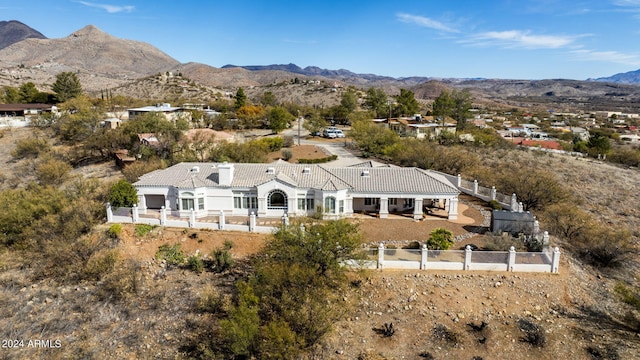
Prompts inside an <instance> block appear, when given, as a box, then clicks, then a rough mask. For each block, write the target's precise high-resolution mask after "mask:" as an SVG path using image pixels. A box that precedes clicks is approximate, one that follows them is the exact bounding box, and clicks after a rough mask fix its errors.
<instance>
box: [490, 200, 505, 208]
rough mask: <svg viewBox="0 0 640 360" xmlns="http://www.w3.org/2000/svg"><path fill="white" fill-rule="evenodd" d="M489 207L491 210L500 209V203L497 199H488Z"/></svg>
mask: <svg viewBox="0 0 640 360" xmlns="http://www.w3.org/2000/svg"><path fill="white" fill-rule="evenodd" d="M489 207H490V208H492V209H493V210H502V205H500V203H499V202H498V201H497V200H491V201H489Z"/></svg>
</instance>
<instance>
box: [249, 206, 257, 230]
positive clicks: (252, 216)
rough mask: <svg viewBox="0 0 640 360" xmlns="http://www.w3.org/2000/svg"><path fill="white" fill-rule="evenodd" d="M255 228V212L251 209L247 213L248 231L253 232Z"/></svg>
mask: <svg viewBox="0 0 640 360" xmlns="http://www.w3.org/2000/svg"><path fill="white" fill-rule="evenodd" d="M255 230H256V214H255V213H254V212H253V211H252V212H251V214H249V232H254V231H255Z"/></svg>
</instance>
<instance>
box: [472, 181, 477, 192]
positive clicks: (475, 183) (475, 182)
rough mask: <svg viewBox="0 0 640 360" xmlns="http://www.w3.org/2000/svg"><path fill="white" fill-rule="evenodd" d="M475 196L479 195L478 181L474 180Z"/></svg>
mask: <svg viewBox="0 0 640 360" xmlns="http://www.w3.org/2000/svg"><path fill="white" fill-rule="evenodd" d="M473 194H474V195H478V180H473Z"/></svg>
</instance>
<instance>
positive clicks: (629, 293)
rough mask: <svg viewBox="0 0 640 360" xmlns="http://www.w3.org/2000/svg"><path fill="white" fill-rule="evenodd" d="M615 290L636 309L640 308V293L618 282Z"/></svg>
mask: <svg viewBox="0 0 640 360" xmlns="http://www.w3.org/2000/svg"><path fill="white" fill-rule="evenodd" d="M613 290H614V291H615V292H616V294H618V296H620V298H621V300H622V301H623V302H624V303H626V304H629V305H631V306H633V307H634V308H635V309H636V310H640V294H639V293H637V292H635V291H633V290H632V289H630V288H628V287H627V286H625V285H624V284H623V283H617V284H616V286H615V287H614V288H613Z"/></svg>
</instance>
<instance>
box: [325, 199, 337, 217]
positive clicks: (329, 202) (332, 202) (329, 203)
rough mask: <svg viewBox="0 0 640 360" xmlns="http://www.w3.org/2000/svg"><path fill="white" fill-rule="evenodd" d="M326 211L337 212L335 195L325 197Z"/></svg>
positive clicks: (329, 212)
mask: <svg viewBox="0 0 640 360" xmlns="http://www.w3.org/2000/svg"><path fill="white" fill-rule="evenodd" d="M324 212H326V213H328V214H335V213H336V198H334V197H333V196H329V197H328V198H326V199H324Z"/></svg>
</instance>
